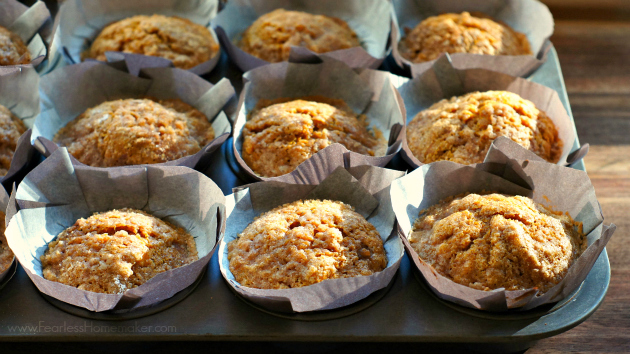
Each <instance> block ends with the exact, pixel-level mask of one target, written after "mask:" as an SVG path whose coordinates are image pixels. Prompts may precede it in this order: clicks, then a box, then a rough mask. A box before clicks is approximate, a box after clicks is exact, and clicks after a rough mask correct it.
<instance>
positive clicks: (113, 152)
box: [53, 99, 214, 167]
mask: <svg viewBox="0 0 630 354" xmlns="http://www.w3.org/2000/svg"><path fill="white" fill-rule="evenodd" d="M212 139H214V130H213V129H212V125H211V124H210V123H209V122H208V119H207V118H206V116H205V115H204V114H203V113H201V112H200V111H198V110H196V109H195V108H194V107H192V106H190V105H188V104H186V103H185V102H183V101H181V100H179V99H169V100H159V101H154V100H151V99H124V100H117V101H108V102H104V103H101V104H99V105H98V106H96V107H92V108H90V109H88V110H87V111H85V112H83V113H82V114H81V115H80V116H78V117H77V118H75V119H74V120H73V121H71V122H70V123H68V124H67V125H66V126H65V127H63V128H62V129H60V130H59V132H57V134H55V137H54V138H53V140H54V141H55V142H56V143H58V144H59V145H61V146H65V147H67V148H68V152H69V153H70V154H72V156H74V157H75V158H76V159H77V160H79V161H81V162H82V163H84V164H86V165H89V166H94V167H112V166H127V165H140V164H153V163H161V162H167V161H172V160H176V159H179V158H181V157H184V156H188V155H192V154H195V153H197V152H198V151H199V150H201V148H202V147H204V146H205V145H206V144H208V143H209V142H210V141H212Z"/></svg>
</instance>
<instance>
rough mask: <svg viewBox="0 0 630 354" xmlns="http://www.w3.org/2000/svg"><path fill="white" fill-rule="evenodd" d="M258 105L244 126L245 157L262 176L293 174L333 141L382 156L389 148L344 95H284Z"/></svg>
mask: <svg viewBox="0 0 630 354" xmlns="http://www.w3.org/2000/svg"><path fill="white" fill-rule="evenodd" d="M283 101H284V102H283ZM287 101H288V102H287ZM278 102H280V103H278ZM259 107H263V108H258V109H255V110H253V111H252V113H251V114H250V117H249V120H248V121H247V123H245V127H244V128H243V149H242V156H243V160H244V161H245V163H246V164H247V165H248V166H249V167H250V168H251V169H252V170H253V171H254V172H255V173H256V174H258V175H260V176H263V177H276V176H281V175H283V174H286V173H289V172H291V171H293V170H294V169H295V168H296V167H297V166H298V165H299V164H301V163H302V162H304V161H306V160H307V159H308V158H309V157H311V156H312V155H313V154H315V153H317V152H318V151H319V150H322V149H324V148H325V147H327V146H329V145H331V144H334V143H339V144H342V145H343V146H345V147H346V148H347V149H348V150H351V151H354V152H357V153H360V154H364V155H370V156H383V155H385V152H386V150H387V141H386V140H385V138H384V137H383V136H382V133H381V132H380V131H378V130H376V129H372V131H368V124H367V122H366V117H365V116H363V115H360V116H357V115H356V114H355V113H354V112H352V110H351V109H350V107H348V105H347V104H346V103H345V102H343V101H342V100H335V99H327V98H324V97H305V98H304V99H298V100H293V101H290V100H287V99H280V100H276V101H273V102H270V101H261V102H259Z"/></svg>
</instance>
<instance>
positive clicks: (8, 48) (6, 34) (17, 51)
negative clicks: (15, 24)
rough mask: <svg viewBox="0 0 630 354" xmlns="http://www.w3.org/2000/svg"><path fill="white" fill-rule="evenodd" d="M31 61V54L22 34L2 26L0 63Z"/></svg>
mask: <svg viewBox="0 0 630 354" xmlns="http://www.w3.org/2000/svg"><path fill="white" fill-rule="evenodd" d="M30 62H31V54H30V53H29V52H28V47H26V44H24V42H23V41H22V39H21V38H20V36H18V35H17V34H15V33H13V32H11V31H9V30H8V29H6V28H4V27H2V26H0V65H18V64H28V63H30Z"/></svg>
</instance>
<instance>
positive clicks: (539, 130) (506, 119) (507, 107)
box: [407, 91, 563, 164]
mask: <svg viewBox="0 0 630 354" xmlns="http://www.w3.org/2000/svg"><path fill="white" fill-rule="evenodd" d="M500 136H504V137H506V138H510V139H511V140H513V141H514V142H516V143H518V144H519V145H521V146H522V147H524V148H525V149H528V150H530V151H532V152H533V153H535V154H536V155H538V156H540V157H541V158H543V159H545V160H547V161H548V162H551V163H557V162H558V161H559V160H560V157H561V155H562V147H563V142H562V140H560V138H559V137H558V131H557V129H556V126H555V124H554V123H553V121H552V120H551V119H550V118H549V117H548V116H547V114H545V112H543V111H540V110H538V109H537V108H536V106H535V105H534V104H533V103H532V102H531V101H528V100H526V99H524V98H522V97H520V96H519V95H517V94H515V93H512V92H507V91H487V92H472V93H468V94H466V95H463V96H458V97H453V98H451V99H444V100H442V101H440V102H437V103H435V104H434V105H432V106H431V107H429V108H428V109H426V110H424V111H421V112H420V113H418V114H417V115H416V116H415V117H414V118H413V120H412V121H411V122H410V123H409V125H408V126H407V144H408V146H409V149H410V150H411V152H412V153H413V155H414V156H415V157H416V158H417V159H418V160H419V161H420V162H422V163H425V164H427V163H431V162H435V161H440V160H448V161H453V162H457V163H461V164H474V163H480V162H483V160H484V158H485V157H486V154H487V152H488V150H489V149H490V145H491V144H492V142H493V141H494V139H496V138H498V137H500Z"/></svg>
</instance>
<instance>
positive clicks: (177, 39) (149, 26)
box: [82, 15, 219, 69]
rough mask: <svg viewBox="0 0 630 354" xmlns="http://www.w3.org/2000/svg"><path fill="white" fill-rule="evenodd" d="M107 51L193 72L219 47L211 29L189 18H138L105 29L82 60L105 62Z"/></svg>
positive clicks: (121, 21) (154, 16)
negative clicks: (153, 59) (141, 56)
mask: <svg viewBox="0 0 630 354" xmlns="http://www.w3.org/2000/svg"><path fill="white" fill-rule="evenodd" d="M108 51H116V52H125V53H134V54H144V55H150V56H155V57H162V58H165V59H168V60H170V61H172V62H173V65H175V67H177V68H180V69H191V68H193V67H195V66H197V65H199V64H201V63H203V62H206V61H208V60H210V59H211V58H212V57H214V55H215V54H216V53H217V52H218V51H219V44H217V42H216V41H215V40H214V38H213V37H212V33H211V32H210V30H208V29H207V28H206V27H204V26H201V25H198V24H196V23H194V22H191V21H189V20H187V19H184V18H179V17H167V16H163V15H152V16H144V15H139V16H133V17H129V18H126V19H124V20H120V21H118V22H114V23H112V24H110V25H108V26H107V27H105V28H104V29H103V30H102V31H101V33H100V34H99V35H98V36H97V37H96V39H95V40H94V42H93V43H92V46H91V47H90V49H88V50H87V51H86V52H85V53H83V58H82V59H86V58H92V59H97V60H102V61H106V60H107V58H106V57H105V52H108Z"/></svg>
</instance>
